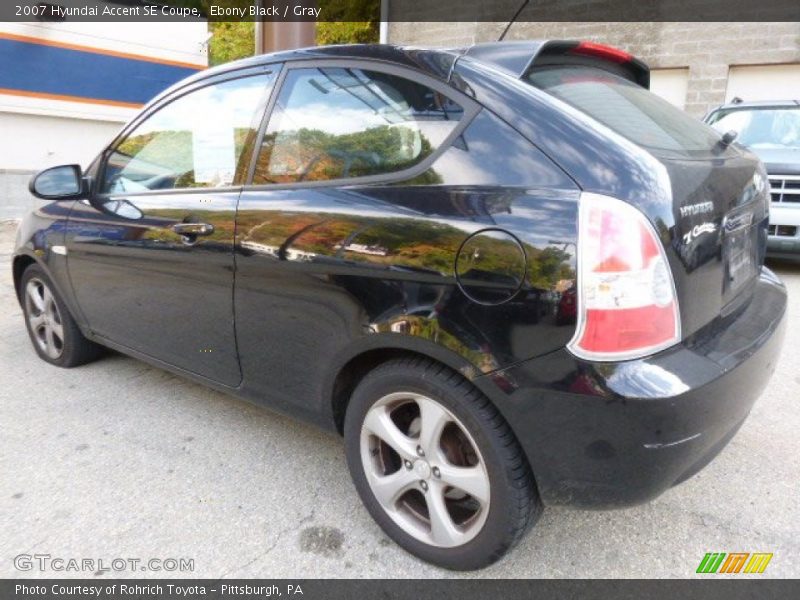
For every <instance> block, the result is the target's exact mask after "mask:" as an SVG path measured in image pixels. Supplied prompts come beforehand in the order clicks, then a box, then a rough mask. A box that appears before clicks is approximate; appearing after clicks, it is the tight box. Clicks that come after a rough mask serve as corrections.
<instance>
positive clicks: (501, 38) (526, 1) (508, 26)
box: [497, 0, 531, 42]
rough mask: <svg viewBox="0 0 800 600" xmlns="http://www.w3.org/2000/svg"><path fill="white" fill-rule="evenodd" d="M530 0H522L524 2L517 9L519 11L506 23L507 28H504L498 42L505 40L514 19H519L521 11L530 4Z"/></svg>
mask: <svg viewBox="0 0 800 600" xmlns="http://www.w3.org/2000/svg"><path fill="white" fill-rule="evenodd" d="M530 1H531V0H522V4H521V5H520V7H519V8H518V9H517V12H515V13H514V16H513V17H511V20H510V21H509V22H508V25H506V28H505V29H504V30H503V33H501V34H500V37H499V38H497V41H498V42H502V41H503V38H504V37H506V34H507V33H508V30H509V29H511V26H512V25H513V24H514V21H516V20H517V18H518V17H519V15H520V13H521V12H522V11H523V10H525V7H526V6H528V2H530Z"/></svg>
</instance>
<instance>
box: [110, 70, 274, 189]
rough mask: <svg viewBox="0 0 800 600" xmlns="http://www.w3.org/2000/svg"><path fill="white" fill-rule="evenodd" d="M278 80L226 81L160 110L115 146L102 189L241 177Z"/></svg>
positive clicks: (219, 182)
mask: <svg viewBox="0 0 800 600" xmlns="http://www.w3.org/2000/svg"><path fill="white" fill-rule="evenodd" d="M273 81H274V75H273V74H266V75H258V76H253V77H245V78H241V79H234V80H231V81H225V82H222V83H218V84H215V85H209V86H207V87H203V88H200V89H199V90H196V91H194V92H191V93H189V94H187V95H185V96H181V97H180V98H178V99H176V100H174V101H173V102H170V103H169V104H167V105H166V106H164V107H163V108H161V109H159V110H158V112H156V113H155V114H153V115H151V116H150V117H148V118H147V120H145V121H144V122H143V123H141V124H140V125H138V126H137V127H136V128H135V129H134V130H133V131H132V132H131V133H129V134H128V135H127V136H126V137H125V138H124V139H123V140H122V141H121V142H120V143H119V144H118V145H117V146H116V147H115V148H114V150H113V151H112V153H111V156H110V157H109V159H108V163H107V165H106V168H105V172H104V177H103V183H102V185H101V186H100V192H101V193H115V194H116V193H136V192H146V191H150V190H173V189H185V188H209V187H225V186H230V185H232V184H233V183H234V181H239V180H240V179H242V177H241V174H242V173H243V172H244V171H245V170H246V168H247V165H246V164H245V163H247V161H248V157H249V156H251V154H252V151H251V150H250V151H248V149H252V147H253V143H254V141H255V137H256V131H257V128H258V120H259V119H260V116H261V113H262V107H263V103H264V99H265V97H266V94H267V92H268V89H269V88H270V87H271V85H272V83H273ZM237 175H239V176H240V177H237Z"/></svg>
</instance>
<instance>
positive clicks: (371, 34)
mask: <svg viewBox="0 0 800 600" xmlns="http://www.w3.org/2000/svg"><path fill="white" fill-rule="evenodd" d="M377 42H378V23H377V22H376V21H333V22H332V21H320V22H319V23H317V44H318V45H320V46H326V45H329V44H375V43H377Z"/></svg>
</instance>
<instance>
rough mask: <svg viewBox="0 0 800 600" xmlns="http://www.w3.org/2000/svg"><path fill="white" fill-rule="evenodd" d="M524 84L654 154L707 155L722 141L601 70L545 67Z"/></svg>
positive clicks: (636, 87) (640, 89)
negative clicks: (544, 93)
mask: <svg viewBox="0 0 800 600" xmlns="http://www.w3.org/2000/svg"><path fill="white" fill-rule="evenodd" d="M525 80H526V81H527V82H528V83H530V84H532V85H533V86H535V87H537V88H539V89H541V90H544V91H545V92H547V93H549V94H551V95H553V96H555V97H556V98H559V99H560V100H563V101H565V102H567V103H568V104H571V105H572V106H574V107H575V108H577V109H578V110H580V111H582V112H584V113H586V114H587V115H589V116H590V117H592V118H593V119H595V120H596V121H599V122H600V123H602V124H603V125H605V126H607V127H608V128H610V129H612V130H614V131H615V132H617V133H619V134H620V135H622V136H624V137H626V138H628V139H629V140H631V141H632V142H634V143H635V144H637V145H639V146H642V147H643V148H646V149H647V150H649V151H651V152H652V153H653V154H662V155H677V156H681V157H684V156H706V155H709V154H710V153H711V151H712V149H713V148H714V147H715V146H716V145H717V143H718V142H719V139H720V136H719V135H718V134H717V133H716V132H714V131H713V130H711V128H709V127H708V126H706V125H704V124H703V123H701V122H700V121H698V120H696V119H693V118H692V117H690V116H689V115H687V114H686V113H685V112H683V111H682V110H680V109H678V108H676V107H674V106H672V105H671V104H670V103H669V102H667V101H666V100H663V99H661V98H659V97H658V96H656V95H655V94H653V93H652V92H650V91H649V90H647V89H645V88H643V87H641V86H639V85H637V84H635V83H632V82H630V81H628V80H626V79H623V78H622V77H619V76H617V75H614V74H613V73H610V72H608V71H603V70H602V69H598V68H593V67H583V66H558V67H544V68H537V69H534V70H533V71H531V72H530V73H528V75H526V77H525Z"/></svg>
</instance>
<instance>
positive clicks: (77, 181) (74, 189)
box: [28, 165, 86, 200]
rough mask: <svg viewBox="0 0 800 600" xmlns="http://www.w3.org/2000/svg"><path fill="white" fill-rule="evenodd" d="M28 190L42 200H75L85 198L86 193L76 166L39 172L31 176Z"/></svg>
mask: <svg viewBox="0 0 800 600" xmlns="http://www.w3.org/2000/svg"><path fill="white" fill-rule="evenodd" d="M28 189H29V190H30V192H31V194H33V195H34V196H36V197H37V198H41V199H42V200H75V199H78V198H82V197H83V196H85V192H86V186H85V184H84V180H83V175H82V173H81V168H80V166H78V165H63V166H60V167H51V168H49V169H45V170H44V171H40V172H39V173H37V174H36V175H34V176H33V179H31V183H30V185H29V186H28Z"/></svg>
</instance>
